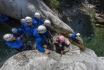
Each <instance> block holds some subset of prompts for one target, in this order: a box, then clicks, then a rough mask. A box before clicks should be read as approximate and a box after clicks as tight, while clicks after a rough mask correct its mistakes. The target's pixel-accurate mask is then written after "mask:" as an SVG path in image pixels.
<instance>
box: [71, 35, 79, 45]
mask: <svg viewBox="0 0 104 70" xmlns="http://www.w3.org/2000/svg"><path fill="white" fill-rule="evenodd" d="M76 37H77V35H76V34H73V35H72V36H71V38H72V39H73V40H74V41H75V42H77V43H78V39H77V38H76Z"/></svg>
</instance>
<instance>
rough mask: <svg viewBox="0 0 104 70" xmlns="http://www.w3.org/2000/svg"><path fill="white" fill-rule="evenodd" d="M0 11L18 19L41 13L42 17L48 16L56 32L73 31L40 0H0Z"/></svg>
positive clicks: (66, 32)
mask: <svg viewBox="0 0 104 70" xmlns="http://www.w3.org/2000/svg"><path fill="white" fill-rule="evenodd" d="M0 7H1V8H0V12H1V13H4V14H6V15H8V16H11V17H13V18H16V19H18V20H20V19H21V18H25V17H26V16H31V17H33V16H34V13H35V12H39V13H41V15H42V17H44V18H48V19H49V18H50V20H51V22H53V23H52V27H53V29H56V31H57V32H58V33H65V34H68V33H74V31H73V30H72V29H71V28H70V27H69V26H68V25H67V24H65V23H64V22H63V21H61V20H60V19H59V18H58V17H57V14H55V13H54V12H53V11H52V10H51V9H50V8H49V7H47V6H46V5H45V4H44V2H43V1H42V0H0Z"/></svg>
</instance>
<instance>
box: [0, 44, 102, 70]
mask: <svg viewBox="0 0 104 70" xmlns="http://www.w3.org/2000/svg"><path fill="white" fill-rule="evenodd" d="M103 66H104V58H103V57H97V56H96V54H95V53H94V52H93V51H92V50H90V49H86V51H85V52H81V51H80V50H79V48H78V47H76V46H74V45H70V46H69V52H67V53H65V54H63V55H62V56H60V54H58V53H56V52H55V51H51V53H50V54H49V55H45V54H43V53H41V52H38V51H37V50H30V51H24V52H21V53H18V54H16V55H14V56H12V57H11V58H10V59H8V60H7V61H6V62H5V63H4V65H3V66H2V67H1V69H0V70H104V67H103Z"/></svg>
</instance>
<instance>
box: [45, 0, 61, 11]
mask: <svg viewBox="0 0 104 70" xmlns="http://www.w3.org/2000/svg"><path fill="white" fill-rule="evenodd" d="M43 1H44V2H45V3H46V4H47V5H48V6H49V7H50V8H52V9H57V10H60V3H59V1H58V0H43Z"/></svg>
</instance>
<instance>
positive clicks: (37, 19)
mask: <svg viewBox="0 0 104 70" xmlns="http://www.w3.org/2000/svg"><path fill="white" fill-rule="evenodd" d="M43 24H44V23H43V21H42V19H41V17H40V13H38V12H36V13H35V15H34V20H33V25H34V26H35V28H37V27H38V26H39V25H43Z"/></svg>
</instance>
